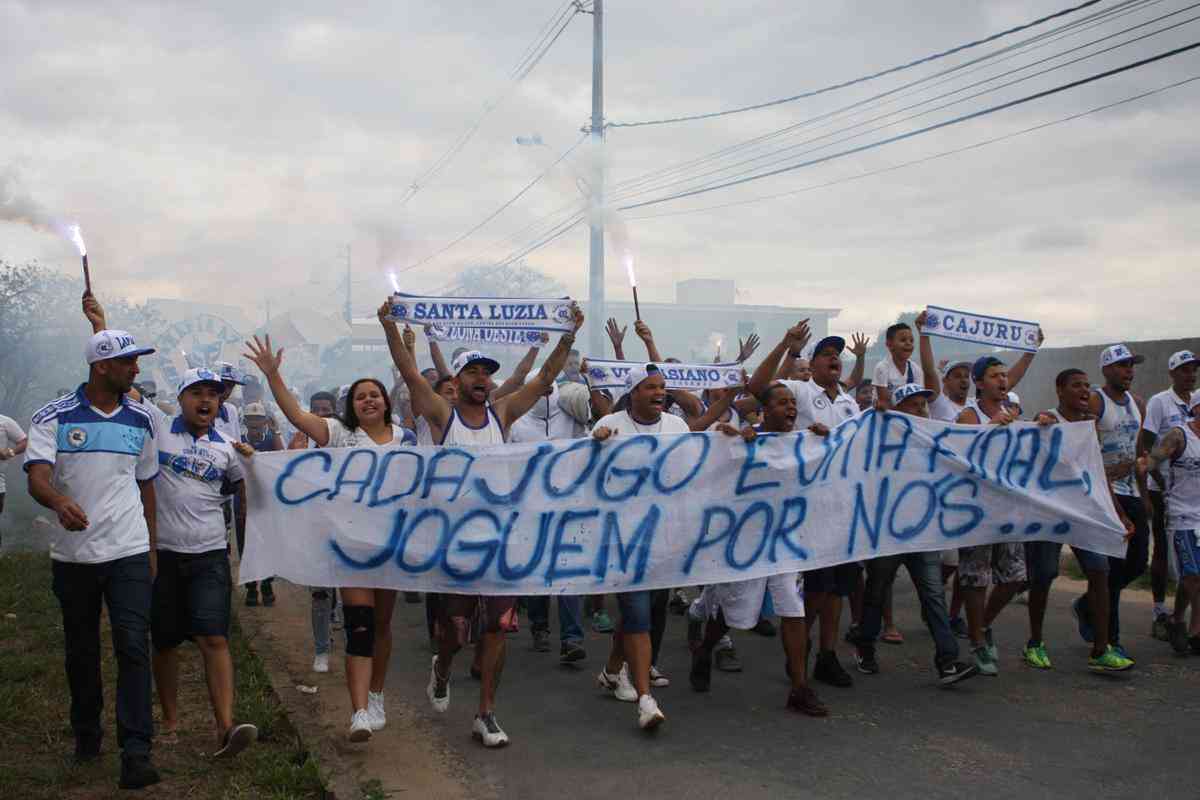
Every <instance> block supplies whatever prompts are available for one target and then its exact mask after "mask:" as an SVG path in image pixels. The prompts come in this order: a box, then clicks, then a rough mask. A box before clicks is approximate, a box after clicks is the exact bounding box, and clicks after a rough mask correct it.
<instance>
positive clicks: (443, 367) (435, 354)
mask: <svg viewBox="0 0 1200 800" xmlns="http://www.w3.org/2000/svg"><path fill="white" fill-rule="evenodd" d="M425 340H426V341H427V342H428V343H429V357H430V358H431V359H433V368H434V369H436V370H437V372H438V375H440V376H441V377H443V378H453V377H454V376H453V375H451V374H450V367H449V366H448V365H447V364H446V357H445V356H444V355H442V346H441V345H440V344H438V343H437V341H435V340H434V339H430V338H429V329H428V328H426V329H425Z"/></svg>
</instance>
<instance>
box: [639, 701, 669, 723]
mask: <svg viewBox="0 0 1200 800" xmlns="http://www.w3.org/2000/svg"><path fill="white" fill-rule="evenodd" d="M666 719H667V717H666V715H665V714H663V712H662V709H660V708H659V707H658V703H656V702H655V701H654V698H653V697H651V696H650V695H648V694H644V695H642V696H641V697H640V698H639V699H638V727H639V728H641V729H642V730H644V731H648V730H653V729H654V728H657V727H658V726H659V725H661V724H662V723H663V722H665V721H666Z"/></svg>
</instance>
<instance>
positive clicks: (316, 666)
mask: <svg viewBox="0 0 1200 800" xmlns="http://www.w3.org/2000/svg"><path fill="white" fill-rule="evenodd" d="M313 672H329V654H328V653H317V656H316V658H314V659H313Z"/></svg>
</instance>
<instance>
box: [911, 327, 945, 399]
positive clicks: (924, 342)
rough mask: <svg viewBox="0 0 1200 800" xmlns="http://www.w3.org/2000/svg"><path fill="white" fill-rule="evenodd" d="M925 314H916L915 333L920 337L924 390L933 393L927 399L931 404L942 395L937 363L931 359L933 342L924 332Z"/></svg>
mask: <svg viewBox="0 0 1200 800" xmlns="http://www.w3.org/2000/svg"><path fill="white" fill-rule="evenodd" d="M927 314H928V312H927V311H922V312H921V313H920V314H918V315H917V320H916V323H917V333H919V334H920V336H921V344H920V350H921V373H922V374H923V375H924V376H925V388H926V389H928V390H929V391H931V392H933V397H931V398H929V400H930V402H932V401H933V400H935V399H936V398H937V396H938V395H940V394H941V393H942V382H941V380H940V379H939V378H938V369H937V363H936V362H935V361H934V359H933V340H932V339H930V338H929V334H927V333H926V332H925V317H926V315H927Z"/></svg>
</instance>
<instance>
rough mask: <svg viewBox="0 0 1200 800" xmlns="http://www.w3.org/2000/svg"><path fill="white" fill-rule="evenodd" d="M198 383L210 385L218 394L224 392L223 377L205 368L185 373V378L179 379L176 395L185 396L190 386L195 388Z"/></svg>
mask: <svg viewBox="0 0 1200 800" xmlns="http://www.w3.org/2000/svg"><path fill="white" fill-rule="evenodd" d="M197 383H210V384H212V386H213V388H214V389H216V390H217V391H218V392H220V391H224V389H225V386H224V384H222V383H221V376H220V375H218V374H217V373H215V372H213V371H212V370H211V369H207V368H205V367H198V368H196V369H189V370H188V371H187V372H185V373H183V377H182V378H180V379H179V390H178V391H177V392H176V393H175V394H176V395H180V394H183V393H184V391H186V390H187V388H188V387H189V386H195V385H196V384H197Z"/></svg>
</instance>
